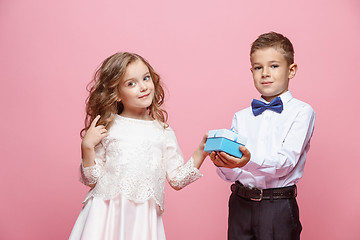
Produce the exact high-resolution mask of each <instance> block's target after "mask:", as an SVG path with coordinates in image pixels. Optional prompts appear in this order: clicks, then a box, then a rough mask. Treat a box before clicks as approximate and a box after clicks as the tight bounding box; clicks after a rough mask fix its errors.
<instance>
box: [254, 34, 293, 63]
mask: <svg viewBox="0 0 360 240" xmlns="http://www.w3.org/2000/svg"><path fill="white" fill-rule="evenodd" d="M269 47H273V48H276V49H277V50H280V52H281V53H282V54H283V56H284V57H285V59H286V61H287V63H288V64H289V65H291V64H293V63H294V47H293V45H292V43H291V42H290V40H289V39H288V38H287V37H285V36H283V35H282V34H280V33H276V32H269V33H264V34H262V35H260V36H259V37H258V38H257V39H256V40H255V41H254V42H253V43H252V45H251V49H250V58H251V54H253V53H254V52H255V51H256V50H259V49H264V48H269Z"/></svg>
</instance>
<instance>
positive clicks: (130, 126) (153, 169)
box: [70, 115, 202, 240]
mask: <svg viewBox="0 0 360 240" xmlns="http://www.w3.org/2000/svg"><path fill="white" fill-rule="evenodd" d="M108 133H109V136H108V137H106V138H105V139H103V141H102V142H101V144H99V145H97V146H96V147H95V153H96V159H95V162H96V165H95V166H91V167H86V168H84V167H83V165H81V166H80V171H81V179H80V180H81V181H82V182H83V183H84V184H85V185H88V186H92V185H94V184H95V187H93V188H92V189H91V190H90V191H89V193H88V194H87V196H86V198H85V200H84V204H85V205H84V207H83V209H82V211H81V212H80V215H79V217H78V219H77V221H76V223H75V226H74V228H73V231H72V233H71V236H70V239H71V240H79V239H84V240H92V239H94V240H95V239H96V240H99V239H105V240H108V239H109V240H110V239H111V240H153V239H159V240H162V239H165V233H164V227H163V223H162V218H161V214H162V213H163V210H164V191H165V179H167V180H168V182H169V183H170V185H171V186H173V187H174V188H176V189H181V188H183V187H185V186H186V185H188V184H190V183H191V182H194V181H195V180H197V179H199V178H200V177H201V176H202V174H200V172H199V170H198V169H197V168H195V167H194V160H193V159H192V158H191V159H190V160H189V161H188V162H187V163H186V164H184V159H183V157H182V154H181V151H180V148H179V146H178V144H177V140H176V137H175V134H174V132H173V130H172V129H171V128H170V127H167V128H164V127H163V125H161V124H160V123H159V122H158V121H144V120H137V119H131V118H125V117H121V116H119V115H117V116H116V118H115V120H114V123H113V124H112V126H111V127H110V129H109V131H108Z"/></svg>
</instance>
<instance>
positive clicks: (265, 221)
mask: <svg viewBox="0 0 360 240" xmlns="http://www.w3.org/2000/svg"><path fill="white" fill-rule="evenodd" d="M250 61H251V72H252V75H253V79H254V85H255V88H256V89H257V90H258V91H259V93H260V94H261V99H260V101H258V100H254V101H253V102H252V104H251V105H252V107H249V108H246V109H244V110H242V111H239V112H237V113H235V116H234V118H233V121H232V127H233V128H234V130H235V131H236V132H238V133H239V134H241V135H243V136H245V137H247V138H248V141H247V145H246V148H245V147H242V146H240V150H241V151H242V152H243V156H242V157H241V158H235V157H233V156H230V155H228V154H226V153H224V152H218V153H215V152H213V153H211V154H210V158H211V160H212V161H213V162H214V164H215V165H216V166H218V167H219V168H218V169H217V172H218V174H219V176H220V177H221V178H223V179H224V180H226V181H231V182H235V183H234V184H232V186H231V191H232V194H231V196H230V199H229V219H228V239H231V240H234V239H266V240H268V239H288V240H294V239H300V232H301V229H302V227H301V223H300V221H299V209H298V205H297V202H296V195H297V191H296V183H297V182H298V181H299V179H300V178H301V177H302V175H303V170H304V164H305V159H306V153H307V152H308V150H309V147H310V138H311V136H312V133H313V129H314V122H315V112H314V110H313V109H312V108H311V106H310V105H308V104H306V103H304V102H302V101H299V100H297V99H295V98H293V97H292V95H291V93H290V91H288V86H289V80H290V79H292V78H293V77H294V76H295V74H296V70H297V65H296V64H295V63H294V49H293V46H292V44H291V42H290V41H289V39H287V38H286V37H284V36H283V35H281V34H278V33H275V32H270V33H265V34H262V35H260V36H259V37H258V38H257V39H256V40H255V41H254V42H253V44H252V46H251V51H250Z"/></svg>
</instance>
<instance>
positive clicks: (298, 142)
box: [217, 91, 315, 189]
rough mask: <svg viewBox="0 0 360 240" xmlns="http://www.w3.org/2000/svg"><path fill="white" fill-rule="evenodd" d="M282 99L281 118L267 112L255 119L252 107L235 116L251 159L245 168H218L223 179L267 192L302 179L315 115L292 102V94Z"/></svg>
mask: <svg viewBox="0 0 360 240" xmlns="http://www.w3.org/2000/svg"><path fill="white" fill-rule="evenodd" d="M280 98H281V100H282V102H283V104H284V109H283V111H282V112H281V113H280V114H279V113H276V112H274V111H271V110H265V111H264V112H263V113H262V114H260V115H258V116H254V115H253V113H252V109H251V107H248V108H246V109H244V110H241V111H239V112H237V113H235V116H234V118H233V121H232V128H233V129H234V131H236V132H238V133H239V134H240V135H243V136H245V137H247V138H248V141H247V144H246V147H247V149H248V150H249V151H250V153H251V158H250V161H249V162H248V163H247V164H246V165H245V166H244V167H242V168H234V169H230V168H224V167H220V168H218V169H217V173H218V174H219V176H220V177H221V178H223V179H224V180H226V181H230V182H234V181H236V180H238V181H240V182H241V183H242V184H244V185H245V186H248V187H258V188H261V189H266V188H277V187H286V186H291V185H294V184H296V183H297V182H298V181H299V179H300V178H301V177H302V175H303V171H304V165H305V160H306V153H307V152H308V151H309V148H310V138H311V136H312V133H313V129H314V123H315V112H314V110H313V109H312V108H311V106H310V105H309V104H307V103H304V102H302V101H299V100H297V99H295V98H293V96H292V95H291V93H290V91H287V92H285V93H283V94H282V95H281V96H280ZM260 100H261V101H263V102H266V101H265V100H264V99H262V98H261V99H260ZM266 103H268V102H266Z"/></svg>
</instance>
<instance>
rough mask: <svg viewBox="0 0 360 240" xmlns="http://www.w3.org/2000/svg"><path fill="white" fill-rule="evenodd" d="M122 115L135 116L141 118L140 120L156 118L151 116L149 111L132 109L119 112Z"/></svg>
mask: <svg viewBox="0 0 360 240" xmlns="http://www.w3.org/2000/svg"><path fill="white" fill-rule="evenodd" d="M119 115H120V116H122V117H126V118H134V119H139V120H146V121H152V120H154V119H152V118H151V116H150V115H149V113H148V111H147V110H145V111H141V112H132V111H131V112H130V111H125V110H124V111H123V112H122V113H120V114H119Z"/></svg>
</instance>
